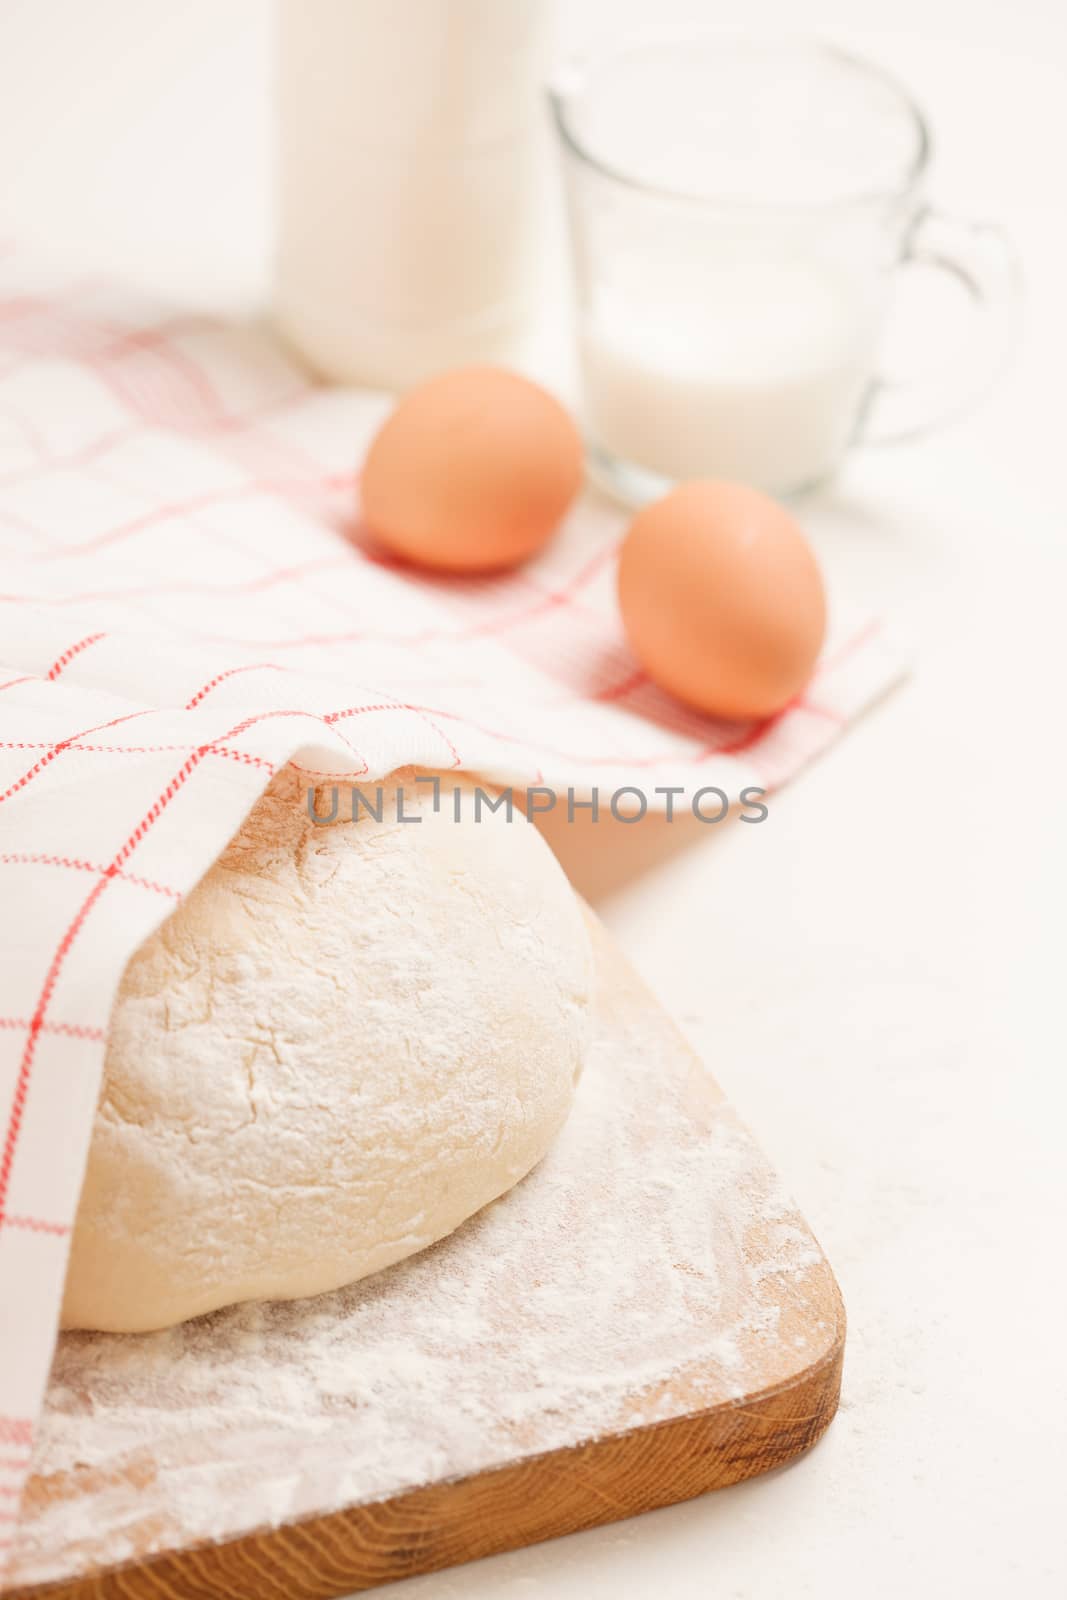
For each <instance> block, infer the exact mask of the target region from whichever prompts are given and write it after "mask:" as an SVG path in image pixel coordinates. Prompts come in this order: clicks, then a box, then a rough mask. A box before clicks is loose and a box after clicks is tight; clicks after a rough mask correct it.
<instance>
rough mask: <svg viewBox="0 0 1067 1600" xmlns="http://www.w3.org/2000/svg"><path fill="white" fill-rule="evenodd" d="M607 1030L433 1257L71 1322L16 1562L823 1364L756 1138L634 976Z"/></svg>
mask: <svg viewBox="0 0 1067 1600" xmlns="http://www.w3.org/2000/svg"><path fill="white" fill-rule="evenodd" d="M609 959H610V960H612V961H614V962H615V963H616V966H617V958H609ZM608 977H609V980H610V974H608ZM597 1027H598V1033H597V1038H596V1042H595V1044H594V1046H593V1048H592V1050H591V1053H590V1056H589V1059H588V1063H587V1066H586V1070H585V1073H584V1076H583V1078H582V1081H581V1084H580V1087H579V1091H578V1096H577V1100H576V1103H575V1108H574V1111H573V1113H572V1116H571V1119H570V1121H569V1122H568V1123H567V1125H566V1127H565V1128H564V1130H563V1132H562V1134H561V1135H560V1137H559V1139H558V1140H557V1142H556V1144H555V1145H554V1146H553V1148H552V1150H551V1151H550V1153H549V1155H548V1156H547V1157H546V1159H545V1160H544V1161H543V1162H542V1163H541V1165H540V1166H539V1167H538V1168H537V1169H536V1170H535V1171H534V1172H533V1173H532V1174H531V1176H530V1177H529V1178H527V1179H526V1180H525V1181H524V1182H522V1183H521V1184H519V1186H518V1187H517V1188H515V1189H513V1190H512V1191H511V1192H510V1193H509V1194H507V1195H506V1196H505V1197H504V1198H503V1199H501V1200H499V1201H497V1202H496V1203H495V1204H493V1205H491V1206H490V1207H488V1209H487V1210H485V1211H483V1212H481V1213H480V1214H479V1215H478V1216H476V1217H475V1218H473V1219H472V1220H471V1221H469V1222H467V1223H466V1224H465V1225H464V1226H463V1227H462V1228H460V1229H459V1231H458V1232H456V1233H455V1234H453V1235H452V1236H451V1237H450V1238H448V1239H446V1240H444V1241H442V1242H441V1243H440V1244H438V1245H436V1246H434V1247H433V1248H431V1249H430V1250H427V1251H425V1252H423V1253H422V1254H421V1255H419V1256H416V1257H413V1258H412V1259H410V1260H408V1261H404V1262H402V1263H400V1264H399V1265H397V1266H394V1267H391V1268H390V1269H388V1270H387V1271H385V1272H382V1273H379V1274H378V1275H376V1276H374V1277H372V1278H369V1279H367V1280H365V1281H364V1282H362V1283H358V1284H355V1285H353V1286H351V1287H350V1288H347V1289H342V1290H339V1291H337V1292H334V1293H331V1294H327V1295H322V1296H319V1297H318V1298H316V1299H313V1300H303V1301H293V1302H287V1303H274V1304H254V1303H253V1304H246V1305H241V1306H237V1307H233V1308H231V1309H229V1310H226V1311H220V1312H216V1313H214V1314H212V1315H210V1316H207V1317H202V1318H200V1319H199V1320H197V1321H194V1322H189V1323H185V1324H183V1325H182V1326H180V1327H178V1328H174V1329H171V1330H169V1331H167V1332H164V1333H156V1334H142V1335H121V1334H83V1333H68V1334H65V1335H63V1336H62V1338H61V1340H60V1345H59V1349H58V1353H57V1357H56V1361H55V1366H54V1370H53V1374H52V1380H51V1387H50V1390H49V1395H48V1401H47V1406H46V1410H45V1414H44V1417H43V1420H42V1425H41V1430H40V1435H39V1442H38V1447H37V1452H36V1457H35V1462H34V1471H35V1475H36V1481H35V1482H34V1484H33V1485H32V1486H31V1489H30V1492H29V1495H28V1498H27V1502H26V1508H25V1512H24V1516H23V1522H22V1527H21V1530H20V1543H19V1546H18V1548H17V1552H16V1559H15V1563H14V1570H13V1572H12V1574H11V1576H12V1578H13V1580H14V1581H15V1582H16V1583H23V1584H29V1583H43V1582H46V1581H50V1580H58V1579H60V1578H69V1577H73V1576H75V1575H76V1574H78V1573H81V1572H84V1571H86V1570H87V1569H89V1568H91V1567H94V1566H96V1565H99V1564H108V1565H110V1564H113V1563H116V1562H121V1561H123V1560H126V1559H130V1558H131V1557H133V1556H138V1557H143V1556H144V1555H146V1554H148V1553H154V1552H157V1551H162V1550H166V1549H170V1548H173V1547H174V1546H176V1545H184V1544H188V1543H192V1542H195V1541H201V1540H215V1539H226V1538H232V1537H235V1536H237V1535H239V1534H240V1533H243V1532H247V1531H248V1530H250V1529H253V1528H260V1527H263V1526H269V1525H272V1524H277V1523H279V1522H283V1521H290V1520H293V1519H295V1518H297V1517H301V1516H306V1515H310V1514H314V1513H321V1512H329V1511H331V1510H336V1509H339V1508H340V1507H342V1506H345V1505H351V1504H354V1503H357V1502H366V1501H373V1500H378V1499H382V1498H385V1497H388V1496H391V1495H393V1494H395V1493H397V1492H399V1491H402V1490H405V1489H410V1488H414V1487H417V1486H420V1485H423V1484H426V1483H429V1482H432V1481H434V1480H436V1479H440V1478H443V1477H452V1476H456V1475H466V1474H471V1473H474V1472H478V1471H481V1470H485V1469H487V1468H491V1467H494V1466H497V1465H502V1464H504V1463H506V1462H509V1461H513V1460H514V1459H516V1458H517V1457H520V1456H522V1455H524V1454H528V1453H537V1452H541V1451H545V1450H552V1449H555V1448H559V1447H561V1446H566V1445H573V1444H576V1443H578V1442H580V1441H582V1440H585V1439H588V1438H590V1437H593V1436H596V1435H601V1434H604V1433H607V1432H610V1431H614V1430H619V1429H622V1428H626V1427H631V1426H635V1425H638V1424H641V1423H646V1422H649V1421H654V1420H660V1419H665V1418H669V1417H672V1416H676V1415H680V1414H684V1413H686V1412H691V1411H694V1410H699V1409H702V1408H704V1407H707V1406H711V1405H715V1404H721V1403H723V1402H725V1401H729V1400H731V1399H736V1398H738V1397H740V1396H743V1395H746V1394H749V1393H751V1392H752V1391H753V1390H758V1389H761V1388H765V1387H768V1386H770V1385H771V1384H773V1383H775V1382H780V1381H782V1380H783V1379H785V1378H787V1377H789V1376H791V1375H792V1374H794V1373H795V1372H796V1371H798V1370H799V1368H801V1367H802V1366H803V1365H805V1364H806V1363H805V1361H804V1357H803V1351H804V1347H805V1345H806V1344H807V1342H808V1340H809V1339H811V1338H813V1337H814V1335H813V1331H812V1330H813V1328H814V1327H815V1326H816V1324H815V1322H814V1321H813V1315H812V1303H813V1300H814V1301H815V1302H816V1304H819V1303H821V1302H823V1301H824V1302H825V1305H826V1307H827V1316H828V1317H832V1316H833V1314H834V1312H833V1298H832V1293H831V1292H830V1291H829V1290H828V1289H827V1283H828V1282H829V1276H828V1271H827V1269H826V1267H825V1263H824V1261H823V1258H822V1256H821V1253H820V1252H819V1250H818V1248H817V1246H816V1245H815V1243H814V1241H813V1239H812V1238H811V1235H810V1234H809V1233H808V1231H807V1229H806V1228H805V1226H804V1224H803V1222H802V1221H801V1219H800V1218H799V1217H798V1215H797V1214H796V1212H795V1210H794V1209H793V1207H792V1205H791V1204H790V1203H789V1201H788V1200H787V1199H786V1198H785V1197H784V1196H783V1195H782V1193H781V1192H780V1190H779V1188H778V1185H777V1183H776V1180H775V1179H774V1177H773V1174H772V1173H771V1172H770V1170H769V1168H768V1167H767V1164H766V1162H765V1160H764V1158H763V1157H762V1156H761V1154H760V1153H759V1151H758V1149H757V1147H756V1146H755V1144H754V1143H753V1141H752V1139H751V1136H750V1135H749V1134H748V1133H747V1131H746V1130H745V1129H744V1127H743V1126H742V1125H741V1124H739V1123H738V1121H737V1120H736V1118H735V1116H734V1114H733V1113H732V1111H731V1110H730V1108H729V1107H728V1106H726V1105H725V1104H724V1103H723V1102H722V1100H721V1099H720V1097H719V1095H718V1091H717V1089H716V1088H715V1085H714V1084H713V1083H712V1081H711V1080H710V1078H708V1077H707V1075H706V1074H704V1073H703V1072H702V1070H701V1069H700V1068H699V1067H698V1066H697V1064H696V1062H695V1061H694V1060H693V1058H692V1056H691V1055H690V1054H689V1052H688V1051H687V1049H686V1047H685V1046H684V1045H683V1044H682V1042H681V1041H680V1039H679V1038H678V1036H677V1035H676V1033H675V1032H674V1030H673V1028H672V1027H671V1025H670V1024H669V1023H667V1021H666V1019H665V1018H664V1017H663V1015H662V1013H660V1012H659V1011H658V1010H657V1008H656V1007H655V1006H654V1004H653V1003H652V1002H650V1000H649V998H648V996H647V995H645V994H643V993H642V992H641V991H640V990H639V988H638V986H637V985H636V983H635V982H634V981H633V980H632V979H631V978H630V976H629V974H626V973H624V974H623V976H622V980H621V981H620V978H619V974H618V972H617V971H616V972H615V975H614V980H613V984H612V986H611V987H610V991H606V992H605V994H604V995H602V997H601V1003H600V1011H599V1021H598V1024H597ZM824 1343H825V1341H824ZM822 1347H823V1346H819V1347H818V1348H815V1349H813V1350H812V1352H811V1358H812V1359H814V1358H815V1357H816V1356H817V1355H818V1354H819V1350H820V1349H821V1348H822Z"/></svg>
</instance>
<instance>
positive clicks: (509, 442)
mask: <svg viewBox="0 0 1067 1600" xmlns="http://www.w3.org/2000/svg"><path fill="white" fill-rule="evenodd" d="M582 476H583V453H582V441H581V437H580V435H579V433H578V430H577V428H576V427H575V425H574V423H573V422H572V420H571V418H570V417H569V416H568V414H567V412H566V411H565V410H564V409H563V407H562V406H561V405H560V404H559V402H558V401H557V400H555V399H553V397H552V396H551V395H550V394H548V393H547V392H546V391H545V390H544V389H542V388H540V387H539V386H538V385H537V384H535V383H531V382H530V381H529V379H527V378H523V377H520V376H519V375H518V374H517V373H514V372H508V371H505V370H504V369H502V368H499V367H462V368H458V369H456V370H455V371H452V372H446V373H442V374H441V375H440V376H439V377H436V378H431V379H430V381H429V382H428V383H423V384H420V385H419V386H418V388H416V389H412V390H411V391H410V392H409V393H408V394H406V395H405V396H404V398H403V399H402V400H401V401H400V403H399V405H398V406H397V407H396V409H395V411H393V412H392V414H391V415H390V416H389V417H388V419H387V420H386V422H385V423H384V425H383V426H382V428H381V429H380V430H379V432H378V434H377V435H376V437H375V439H374V440H373V442H372V444H371V447H370V450H369V451H368V454H367V459H366V462H365V464H364V468H363V473H362V479H361V498H362V505H363V516H364V520H365V522H366V524H367V526H368V528H369V529H370V531H371V533H372V534H373V535H374V536H375V538H376V539H377V540H378V541H379V542H380V543H381V544H383V545H385V546H386V547H387V548H388V549H389V550H391V551H393V552H394V553H395V554H397V555H399V556H403V557H405V558H406V559H408V560H410V561H414V562H418V563H419V564H420V565H422V566H427V567H432V568H436V569H438V570H440V571H444V572H493V571H498V570H500V569H501V568H505V567H511V566H514V565H516V563H518V562H520V561H523V560H525V559H526V558H527V557H529V556H531V555H533V554H534V552H535V551H537V550H539V549H540V548H541V547H542V545H544V544H545V542H546V541H547V540H548V539H550V538H551V536H552V534H553V533H554V532H555V530H556V528H557V527H558V525H559V522H560V520H561V518H562V517H563V515H564V513H565V512H566V510H567V508H568V507H569V506H570V504H571V502H572V501H573V500H574V498H575V496H576V495H577V493H578V490H579V489H580V488H581V484H582Z"/></svg>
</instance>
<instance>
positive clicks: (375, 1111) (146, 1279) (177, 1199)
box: [63, 770, 590, 1332]
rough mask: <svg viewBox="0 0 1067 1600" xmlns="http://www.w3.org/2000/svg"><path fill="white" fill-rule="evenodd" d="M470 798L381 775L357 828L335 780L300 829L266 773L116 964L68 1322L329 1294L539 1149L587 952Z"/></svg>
mask: <svg viewBox="0 0 1067 1600" xmlns="http://www.w3.org/2000/svg"><path fill="white" fill-rule="evenodd" d="M400 783H402V785H403V805H404V812H405V814H406V815H409V816H413V817H417V818H418V819H419V820H418V821H417V822H415V823H405V822H398V821H397V820H396V814H395V785H397V784H400ZM453 786H455V787H457V788H458V789H459V790H460V791H461V820H460V821H458V822H457V821H455V820H454V816H453V799H452V791H453ZM375 787H376V786H374V785H368V786H366V787H365V788H364V790H363V792H364V794H366V795H367V797H368V798H369V799H371V800H373V799H374V795H375ZM475 787H476V785H475V783H474V782H473V781H472V780H465V779H463V778H459V777H457V776H456V775H455V774H447V775H444V776H443V777H442V791H441V806H440V810H439V812H438V813H436V814H435V812H434V809H433V791H432V789H431V787H430V786H429V785H428V784H418V785H417V784H415V783H413V781H412V775H411V774H397V775H394V778H393V779H391V780H389V783H388V784H387V785H385V789H384V808H383V815H382V820H381V821H378V820H375V819H373V818H371V817H369V816H368V815H367V814H366V812H365V811H362V810H361V811H360V815H359V819H358V820H357V821H353V820H352V819H351V800H350V796H351V790H350V789H349V788H347V787H339V789H338V798H339V801H340V808H341V809H340V814H339V817H338V820H337V821H336V822H334V823H331V824H329V825H321V824H317V823H315V822H313V821H312V820H311V819H310V817H309V815H308V805H307V787H306V784H305V782H304V781H302V780H301V779H300V778H299V777H298V775H297V774H296V773H294V772H292V771H291V770H288V771H286V772H285V773H282V774H281V775H280V777H279V778H278V779H276V780H275V782H274V783H273V784H272V786H271V788H270V789H269V790H268V791H267V793H266V794H265V795H264V796H263V798H262V799H261V800H260V802H259V804H258V805H257V806H256V808H255V809H254V810H253V811H252V813H251V814H250V816H249V818H248V820H247V822H246V823H245V825H244V827H243V828H242V829H241V831H240V833H239V834H238V835H237V837H236V838H235V839H234V840H233V842H232V843H231V844H230V846H229V848H228V849H227V850H226V852H225V854H224V855H223V856H222V857H221V859H220V860H219V861H218V862H217V863H216V864H215V866H214V867H213V868H212V869H211V871H210V872H209V873H208V874H207V876H206V877H205V878H204V879H203V881H202V882H201V883H200V884H199V885H198V886H197V888H196V889H194V890H193V892H192V893H191V894H190V895H189V896H188V898H187V899H186V900H185V901H183V903H182V904H181V905H180V906H179V907H178V909H177V910H176V911H175V913H174V914H173V916H171V917H170V918H169V920H168V921H167V922H166V923H164V924H163V926H162V927H161V928H160V929H159V930H158V932H156V933H155V934H154V935H153V936H152V937H151V938H150V939H149V940H147V942H146V943H145V944H144V945H143V946H142V948H141V949H140V950H139V951H138V952H137V954H136V955H135V956H134V957H133V959H132V960H131V962H130V964H129V966H128V968H127V970H126V973H125V975H124V977H123V979H122V983H121V986H120V989H119V993H118V998H117V1000H116V1003H115V1009H114V1013H113V1016H112V1021H111V1031H110V1036H109V1043H108V1050H107V1058H106V1063H105V1072H104V1084H103V1090H102V1095H101V1100H100V1105H99V1108H98V1112H97V1119H96V1125H95V1129H94V1133H93V1141H92V1147H91V1150H90V1154H89V1164H88V1171H87V1175H86V1179H85V1186H84V1189H83V1191H82V1197H81V1204H80V1209H79V1212H78V1217H77V1221H76V1226H75V1230H74V1239H73V1245H72V1252H71V1260H70V1268H69V1273H68V1278H67V1286H66V1296H65V1301H64V1307H63V1324H64V1326H65V1327H72V1328H98V1329H106V1330H109V1331H114V1332H135V1331H141V1330H146V1329H152V1328H163V1327H168V1326H170V1325H171V1324H173V1323H176V1322H181V1321H183V1320H184V1319H185V1318H187V1317H195V1316H198V1315H199V1314H200V1313H202V1312H205V1311H211V1310H213V1309H215V1308H216V1307H218V1306H224V1305H229V1304H231V1303H233V1302H236V1301H240V1300H258V1299H295V1298H297V1297H298V1296H301V1295H315V1294H320V1293H322V1292H323V1291H325V1290H328V1289H335V1288H338V1287H339V1286H340V1285H342V1284H345V1283H350V1282H352V1281H353V1280H355V1279H357V1278H362V1277H364V1276H366V1274H367V1273H371V1272H377V1271H378V1270H379V1269H381V1268H382V1267H387V1266H389V1265H390V1264H391V1263H392V1262H394V1261H399V1260H401V1259H402V1258H403V1257H404V1256H408V1255H411V1254H412V1253H413V1252H414V1251H416V1250H421V1249H423V1248H424V1247H425V1246H426V1245H429V1244H432V1243H433V1242H434V1240H435V1239H440V1238H442V1237H443V1236H444V1235H445V1234H447V1233H451V1231H452V1230H453V1229H454V1228H456V1227H458V1226H459V1224H460V1223H461V1222H463V1221H464V1219H465V1218H467V1217H469V1216H470V1215H471V1214H472V1213H473V1212H475V1211H477V1210H478V1209H479V1208H480V1207H482V1206H484V1205H486V1204H488V1202H489V1201H491V1200H493V1199H495V1198H496V1197H497V1196H498V1195H501V1194H503V1193H504V1191H505V1190H507V1189H509V1188H510V1187H511V1186H512V1185H513V1184H515V1183H517V1182H518V1181H519V1179H520V1178H522V1177H523V1176H524V1174H526V1173H527V1172H529V1170H530V1168H531V1167H533V1166H534V1165H535V1164H536V1162H538V1161H539V1160H540V1159H541V1157H542V1156H543V1155H544V1154H545V1152H546V1150H547V1149H548V1147H549V1145H550V1144H551V1143H552V1140H553V1139H554V1137H555V1135H556V1133H557V1132H558V1130H559V1129H560V1127H561V1126H562V1124H563V1122H564V1120H565V1118H566V1116H567V1112H568V1110H569V1107H570V1104H571V1099H572V1096H573V1093H574V1085H575V1082H576V1080H577V1077H578V1073H579V1071H580V1067H581V1061H582V1052H583V1046H584V1041H585V1036H586V1023H587V1013H588V997H589V983H590V955H589V947H588V940H587V935H586V930H585V925H584V921H583V917H582V912H581V908H580V906H579V904H578V901H577V899H576V898H575V896H574V894H573V893H572V891H571V889H570V886H569V884H568V883H567V881H566V878H565V877H564V875H563V872H562V870H561V869H560V867H559V865H558V864H557V862H556V860H555V858H554V856H553V855H552V853H551V851H550V850H549V848H548V846H547V845H546V844H545V843H544V841H543V840H542V839H541V837H540V836H539V834H538V833H537V832H536V831H535V829H534V828H533V827H532V826H530V825H529V824H528V823H527V822H526V821H525V820H524V819H523V817H522V815H521V813H520V812H518V811H516V812H515V820H514V821H513V822H510V823H509V822H508V821H507V819H506V815H505V812H504V811H503V810H500V811H497V812H489V811H487V810H486V809H485V808H484V807H483V809H482V813H481V819H480V820H478V821H476V820H475V812H474V805H475V793H474V791H475ZM332 793H333V791H332V787H331V788H326V789H323V790H320V791H319V800H318V807H317V809H318V810H319V813H320V814H322V815H325V814H327V813H328V810H329V807H330V804H331V801H332Z"/></svg>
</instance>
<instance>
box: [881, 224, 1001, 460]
mask: <svg viewBox="0 0 1067 1600" xmlns="http://www.w3.org/2000/svg"><path fill="white" fill-rule="evenodd" d="M899 267H900V268H907V267H921V268H923V269H925V270H933V271H937V272H943V273H947V274H948V275H949V276H950V277H951V278H952V279H953V280H954V281H955V283H956V284H957V285H958V286H959V287H960V288H961V289H963V290H964V291H965V293H966V294H968V295H969V296H970V298H971V301H972V308H971V316H972V320H973V322H974V324H975V326H976V335H977V336H976V337H975V338H974V340H973V341H972V344H971V347H970V349H971V359H970V360H967V361H964V362H963V364H962V368H956V369H953V370H949V371H946V370H944V369H941V370H940V371H937V372H933V373H930V374H920V375H919V376H917V377H915V378H905V379H901V380H897V379H892V378H875V380H874V382H873V384H872V385H871V388H870V390H869V391H868V394H867V398H866V401H865V402H864V406H863V410H862V412H861V414H860V418H859V422H858V424H857V430H856V435H855V442H856V443H857V444H898V443H901V442H903V441H904V440H907V439H915V438H918V437H919V436H920V435H922V434H924V433H929V432H930V431H932V430H933V429H935V428H939V427H941V426H942V425H943V424H944V423H947V422H951V421H953V420H954V419H955V418H956V417H958V416H960V415H962V414H963V412H965V411H967V410H969V409H970V407H971V406H972V405H974V404H975V402H976V401H978V400H979V399H980V398H981V397H982V396H983V395H984V394H985V393H986V392H987V391H988V390H989V389H990V388H991V387H992V385H993V383H994V381H995V380H996V378H997V377H998V376H999V375H1000V373H1001V372H1002V371H1003V370H1004V368H1005V366H1006V365H1007V363H1008V360H1009V357H1010V356H1011V354H1012V351H1013V349H1014V347H1015V344H1016V342H1017V339H1018V332H1019V322H1020V309H1021V304H1022V292H1021V290H1022V274H1021V272H1020V268H1019V263H1018V258H1017V257H1016V254H1015V250H1014V248H1013V246H1012V243H1011V241H1010V239H1009V238H1008V235H1007V234H1006V233H1005V232H1004V231H1003V230H1002V229H1001V228H998V227H997V226H996V225H995V224H993V223H987V222H965V221H963V220H962V219H960V218H956V217H951V216H946V215H945V214H944V213H943V212H940V211H932V210H928V209H927V210H923V211H921V212H920V213H919V215H918V216H917V217H916V219H915V221H914V223H913V224H912V227H911V229H910V231H909V233H908V237H907V239H906V240H905V243H904V248H903V251H902V253H901V259H900V263H899Z"/></svg>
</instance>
